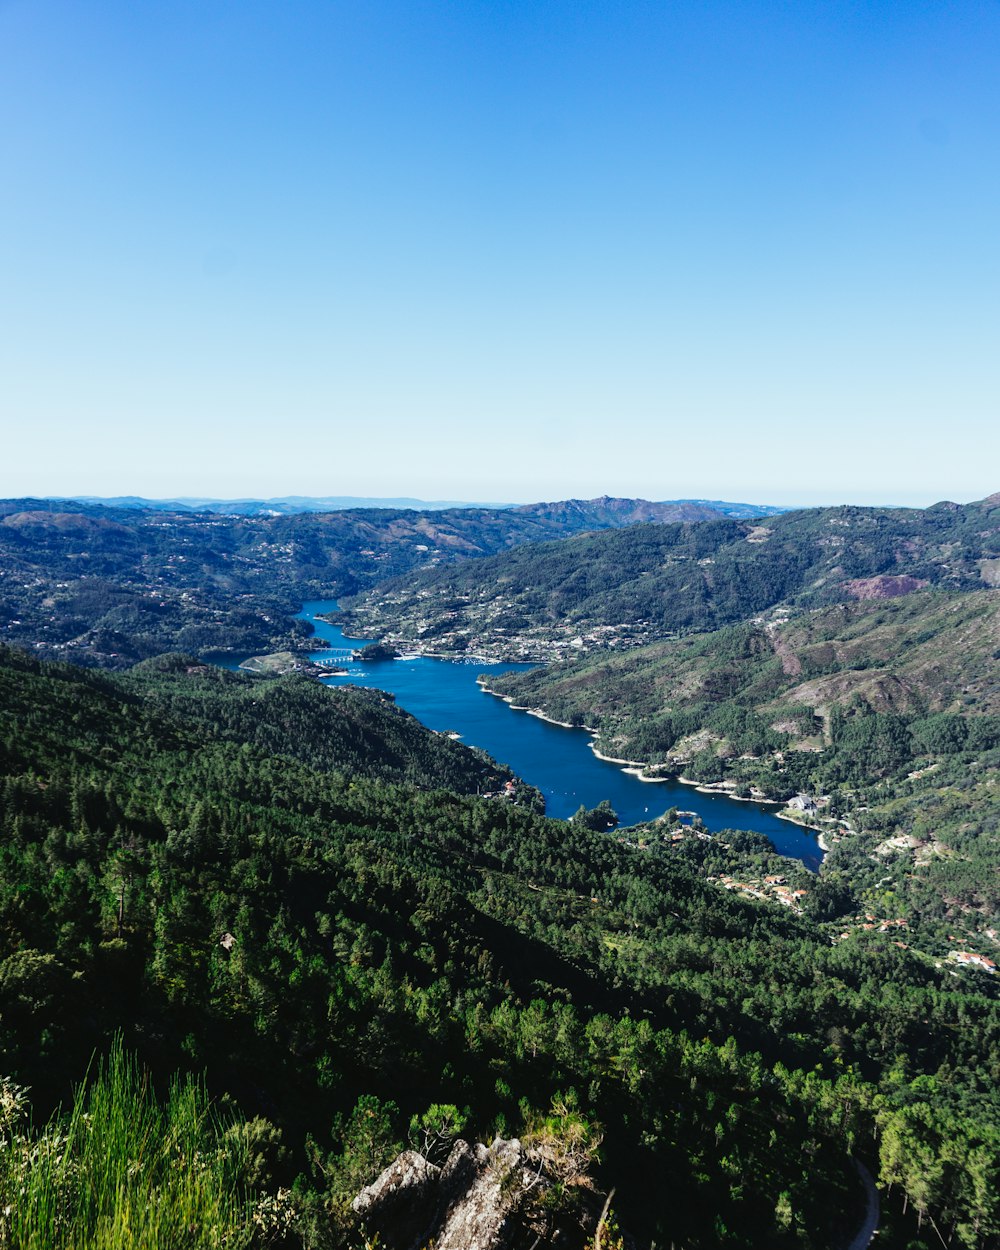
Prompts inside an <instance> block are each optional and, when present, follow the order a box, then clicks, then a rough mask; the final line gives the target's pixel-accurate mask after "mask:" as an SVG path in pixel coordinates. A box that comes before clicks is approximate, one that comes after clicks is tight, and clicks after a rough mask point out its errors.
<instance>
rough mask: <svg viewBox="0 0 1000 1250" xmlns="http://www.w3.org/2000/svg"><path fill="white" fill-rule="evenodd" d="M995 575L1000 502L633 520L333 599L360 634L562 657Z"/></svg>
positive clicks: (998, 575) (505, 654) (437, 646)
mask: <svg viewBox="0 0 1000 1250" xmlns="http://www.w3.org/2000/svg"><path fill="white" fill-rule="evenodd" d="M997 581H1000V498H998V497H992V498H991V499H988V500H984V501H983V502H982V503H976V504H968V505H965V506H964V507H963V506H959V505H957V504H939V505H937V506H935V507H933V508H928V509H925V510H920V509H887V508H854V507H843V508H817V509H813V510H810V511H806V512H791V513H786V514H784V515H782V516H776V517H771V518H768V519H766V520H761V521H758V522H754V523H752V522H749V521H736V520H715V521H704V522H700V523H697V524H670V525H641V526H635V527H631V528H628V529H624V530H616V531H612V532H608V533H602V534H593V535H586V536H582V537H578V538H573V539H569V540H567V541H565V542H560V543H546V544H543V545H539V546H532V547H525V548H521V549H519V550H516V551H512V552H509V553H506V554H504V555H498V556H493V557H491V558H490V559H488V560H485V561H478V562H477V563H476V564H474V565H472V564H469V565H459V566H449V567H446V568H440V569H436V570H430V571H424V572H421V573H419V574H415V575H411V576H408V577H407V578H405V579H395V580H390V581H388V582H386V583H384V584H381V585H379V586H378V587H377V588H376V589H374V590H371V591H369V592H367V593H366V594H364V595H362V596H360V597H357V598H354V599H351V600H349V601H348V602H346V603H345V604H344V607H345V609H346V616H345V620H346V621H347V622H348V623H349V624H350V625H351V627H352V628H353V629H355V630H356V631H357V632H358V633H359V634H360V635H361V636H372V635H373V634H378V635H387V636H389V637H392V638H403V639H406V640H407V642H408V643H410V644H416V645H419V646H423V647H425V648H427V649H431V650H435V651H443V652H447V651H463V650H470V649H471V650H472V651H473V652H475V653H477V654H483V655H490V656H497V657H500V658H523V657H524V656H533V657H537V658H541V659H547V658H553V657H556V658H558V657H560V656H565V655H568V654H572V653H575V652H578V651H580V650H587V649H590V650H593V649H601V648H606V647H611V646H617V647H622V646H633V645H637V644H638V643H641V642H645V641H651V640H653V639H656V638H662V637H668V636H671V635H675V634H678V633H686V632H690V631H694V630H709V629H715V628H718V627H719V626H721V625H726V624H731V623H734V622H736V621H740V620H744V619H746V618H748V617H751V616H755V615H759V614H763V613H768V612H770V611H772V610H773V609H775V608H777V607H779V606H785V607H787V608H788V609H790V610H796V609H799V608H802V607H815V606H822V605H826V604H831V603H838V602H850V601H853V600H864V599H870V598H879V599H885V598H894V597H897V596H900V595H905V594H909V593H912V592H913V591H914V590H919V589H921V588H922V587H924V586H934V587H940V588H946V589H955V590H971V589H976V588H982V587H984V586H992V585H994V584H995V583H996V582H997Z"/></svg>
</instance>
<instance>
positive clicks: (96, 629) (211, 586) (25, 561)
mask: <svg viewBox="0 0 1000 1250" xmlns="http://www.w3.org/2000/svg"><path fill="white" fill-rule="evenodd" d="M726 506H728V505H726ZM716 516H718V512H717V511H716V510H715V509H714V508H713V507H712V506H709V505H702V504H691V503H682V504H656V503H648V502H646V501H644V500H635V499H607V498H602V499H596V500H569V501H566V502H563V503H553V504H527V505H524V506H522V507H518V508H507V509H504V508H500V509H489V508H454V509H446V510H442V511H434V512H414V511H410V510H406V509H388V508H381V509H378V508H360V509H351V510H345V511H339V512H328V513H306V514H301V515H288V516H284V515H259V514H252V515H220V514H217V513H214V512H192V511H190V510H184V511H179V512H170V511H166V510H164V509H163V508H162V507H148V508H123V507H112V506H106V505H99V504H85V503H72V502H68V501H62V502H60V501H53V500H39V499H14V500H4V501H0V630H2V636H0V640H2V641H7V642H11V643H17V644H19V645H22V646H26V647H31V648H33V649H34V650H35V651H36V653H37V654H39V655H40V656H43V657H49V658H63V659H70V660H72V661H73V662H74V663H77V664H98V665H101V666H103V667H110V668H123V667H126V666H127V665H129V664H132V663H134V662H135V661H136V660H142V659H147V658H149V657H150V656H154V655H159V654H161V653H163V652H165V651H177V650H180V651H185V652H191V653H203V652H206V651H228V652H231V653H237V654H239V653H247V652H250V653H253V652H261V651H275V650H280V649H284V648H287V647H292V648H294V647H295V646H299V645H302V643H303V641H304V638H305V636H306V634H307V633H308V631H307V630H305V629H304V628H303V627H301V626H299V625H298V624H296V623H295V622H293V621H292V620H291V619H290V616H291V614H292V613H294V612H295V611H296V610H297V608H298V606H299V605H300V604H301V602H302V601H303V600H304V599H308V598H327V597H333V596H336V595H340V594H346V593H349V592H353V591H357V590H359V589H362V588H364V587H367V586H371V585H374V584H375V583H377V582H378V581H380V580H382V579H384V578H386V577H391V576H394V575H398V574H401V573H407V572H409V571H411V570H413V569H415V568H421V567H431V568H432V567H435V566H436V565H439V564H442V563H448V562H452V561H456V560H464V559H471V558H476V557H481V556H485V555H489V554H492V553H494V552H497V551H503V550H506V549H508V548H511V547H515V546H517V545H519V544H521V543H531V542H539V541H543V540H546V539H553V538H561V537H564V536H565V535H568V534H576V533H579V532H581V531H583V530H591V529H604V528H609V527H619V526H626V525H631V524H633V523H635V522H637V521H640V520H641V521H649V520H678V519H684V520H697V519H699V518H706V517H708V518H711V517H716Z"/></svg>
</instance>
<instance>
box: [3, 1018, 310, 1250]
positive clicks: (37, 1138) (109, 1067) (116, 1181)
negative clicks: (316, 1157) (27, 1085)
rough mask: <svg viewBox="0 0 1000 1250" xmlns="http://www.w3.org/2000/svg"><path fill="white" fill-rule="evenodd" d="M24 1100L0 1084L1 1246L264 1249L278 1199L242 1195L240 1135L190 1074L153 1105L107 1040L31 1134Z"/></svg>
mask: <svg viewBox="0 0 1000 1250" xmlns="http://www.w3.org/2000/svg"><path fill="white" fill-rule="evenodd" d="M27 1112H28V1107H27V1097H26V1093H25V1091H24V1090H23V1089H21V1088H19V1087H18V1086H17V1085H15V1084H13V1083H12V1082H11V1081H9V1080H4V1081H3V1082H2V1084H0V1211H2V1214H0V1244H2V1245H4V1246H5V1247H10V1248H11V1250H80V1248H82V1247H88V1248H89V1247H93V1250H120V1248H121V1247H125V1246H136V1247H139V1246H141V1247H143V1250H177V1248H178V1247H181V1246H184V1247H190V1250H201V1248H202V1247H204V1248H205V1250H209V1248H210V1247H217V1246H222V1245H225V1246H227V1247H230V1246H231V1247H234V1248H236V1250H240V1248H241V1247H243V1248H249V1247H250V1246H254V1245H258V1246H263V1245H264V1244H266V1243H267V1242H268V1241H269V1240H270V1237H269V1236H267V1234H268V1233H270V1232H272V1231H274V1232H280V1231H282V1225H283V1224H284V1223H285V1222H286V1220H287V1216H288V1215H289V1214H290V1209H289V1208H287V1205H286V1204H285V1202H283V1195H278V1194H275V1195H274V1197H273V1199H272V1200H271V1201H270V1202H268V1201H262V1202H260V1203H259V1205H258V1206H257V1207H256V1209H255V1207H254V1205H253V1204H251V1203H250V1201H249V1200H248V1199H247V1197H246V1195H247V1192H248V1189H249V1180H250V1177H251V1174H252V1171H253V1165H254V1159H253V1156H252V1154H251V1152H250V1151H249V1149H248V1146H249V1142H250V1134H249V1133H248V1132H247V1131H246V1129H247V1126H245V1125H242V1124H240V1123H239V1122H238V1121H234V1120H230V1122H228V1123H227V1122H226V1121H225V1120H223V1119H221V1118H220V1117H219V1115H218V1114H217V1113H216V1112H215V1111H214V1110H213V1108H212V1107H211V1105H210V1103H209V1100H208V1096H207V1094H206V1091H205V1090H204V1088H203V1086H201V1085H200V1084H199V1083H198V1082H197V1081H195V1080H193V1079H191V1078H190V1077H186V1078H182V1079H178V1080H176V1081H174V1082H173V1084H172V1086H171V1089H170V1091H169V1095H168V1097H167V1098H166V1100H165V1101H164V1102H163V1103H162V1104H161V1103H159V1102H158V1101H157V1100H156V1097H155V1095H154V1093H153V1091H152V1089H151V1088H150V1086H149V1084H148V1079H147V1078H146V1076H145V1075H144V1074H143V1073H142V1072H141V1070H140V1069H139V1067H138V1065H137V1064H136V1063H135V1061H134V1060H132V1059H130V1058H129V1057H128V1056H126V1055H125V1054H124V1053H123V1051H122V1049H121V1047H120V1045H118V1044H117V1043H116V1044H115V1045H113V1047H112V1049H111V1052H110V1055H109V1057H108V1060H107V1063H106V1064H104V1065H102V1067H101V1071H100V1072H99V1074H98V1075H97V1077H96V1079H95V1080H94V1081H93V1083H92V1084H90V1085H89V1086H87V1085H83V1086H81V1087H80V1089H79V1091H78V1092H77V1095H76V1097H75V1099H74V1103H73V1107H72V1110H71V1111H70V1112H69V1114H68V1115H57V1116H55V1117H54V1118H53V1120H52V1121H51V1123H50V1124H49V1125H48V1126H47V1127H46V1128H45V1129H43V1130H42V1131H41V1132H38V1131H35V1130H33V1129H31V1128H30V1127H29V1125H28V1124H27V1122H26V1121H27Z"/></svg>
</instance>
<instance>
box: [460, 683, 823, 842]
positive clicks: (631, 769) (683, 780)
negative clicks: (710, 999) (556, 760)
mask: <svg viewBox="0 0 1000 1250" xmlns="http://www.w3.org/2000/svg"><path fill="white" fill-rule="evenodd" d="M476 683H477V685H478V686H479V687H480V689H481V690H482V692H483V693H484V694H489V695H492V696H493V698H494V699H500V700H501V701H502V702H504V703H506V704H507V706H508V707H510V709H511V710H512V711H514V712H527V713H528V715H529V716H537V717H538V719H539V720H543V721H545V722H546V723H547V724H549V725H558V726H559V727H560V728H561V729H581V730H583V731H584V733H588V734H590V735H591V740H590V742H589V744H588V745H589V747H590V749H591V751H593V753H594V755H596V756H597V758H598V759H599V760H603V762H604V763H605V764H614V765H616V766H617V767H619V768H620V769H621V770H622V772H624V773H628V775H629V776H630V777H635V778H636V780H637V781H643V782H647V783H649V784H651V785H657V784H665V783H669V782H671V781H675V782H678V783H680V785H682V786H691V787H692V788H693V789H695V790H697V791H698V793H699V794H711V795H718V796H719V797H720V798H724V799H730V800H731V801H732V802H733V803H753V804H754V805H756V806H762V807H782V806H783V803H782V801H781V800H780V799H767V798H764V797H763V796H762V795H755V794H751V795H742V794H735V793H734V792H733V790H732V789H731V788H730V787H729V786H727V784H726V783H725V782H702V781H695V780H694V779H693V778H691V777H685V776H683V774H681V773H669V774H666V775H665V776H659V777H651V776H649V769H651V768H659V767H661V765H659V764H652V763H650V762H649V761H648V760H630V759H624V758H622V757H621V756H617V755H605V754H604V752H603V751H601V750H600V749H599V747H598V746H597V735H598V733H599V731H598V730H597V729H594V728H592V727H591V726H590V725H573V724H570V722H569V721H563V720H556V719H554V717H551V716H549V715H547V714H546V713H545V712H543V711H542V709H541V708H537V707H528V706H527V705H526V704H523V703H515V702H514V700H513V699H512V698H511V697H510V696H509V695H505V694H500V693H499V692H498V691H496V690H491V689H490V688H489V686H487V684H486V680H485V678H484V677H482V676H480V677H477V678H476ZM775 816H777V818H778V819H779V820H790V821H791V822H792V823H793V824H796V825H798V826H799V827H800V828H803V829H807V830H809V832H814V830H813V829H812V827H811V826H810V825H807V824H805V822H804V821H799V820H796V819H795V818H794V817H792V816H786V815H783V814H782V813H781V812H775ZM820 849H821V850H823V851H826V850H827V848H826V847H825V846H822V847H821V848H820Z"/></svg>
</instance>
